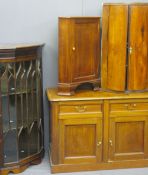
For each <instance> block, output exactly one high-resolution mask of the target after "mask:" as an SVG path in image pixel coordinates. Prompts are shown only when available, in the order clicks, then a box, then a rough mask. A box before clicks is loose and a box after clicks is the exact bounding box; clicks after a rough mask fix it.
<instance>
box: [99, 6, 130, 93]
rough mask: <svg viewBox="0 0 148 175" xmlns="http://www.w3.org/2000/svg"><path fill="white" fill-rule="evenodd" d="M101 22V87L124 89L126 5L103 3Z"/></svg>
mask: <svg viewBox="0 0 148 175" xmlns="http://www.w3.org/2000/svg"><path fill="white" fill-rule="evenodd" d="M102 23H103V24H102V74H101V75H102V88H103V89H110V90H117V91H124V90H125V82H126V50H127V49H126V47H127V28H128V6H127V5H104V6H103V17H102Z"/></svg>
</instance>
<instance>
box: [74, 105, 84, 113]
mask: <svg viewBox="0 0 148 175" xmlns="http://www.w3.org/2000/svg"><path fill="white" fill-rule="evenodd" d="M75 108H76V110H77V112H85V111H86V106H76V107H75Z"/></svg>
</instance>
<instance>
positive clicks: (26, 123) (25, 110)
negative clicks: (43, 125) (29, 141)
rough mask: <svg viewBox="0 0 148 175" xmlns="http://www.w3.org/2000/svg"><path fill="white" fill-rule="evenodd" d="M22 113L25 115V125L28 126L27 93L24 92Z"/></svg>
mask: <svg viewBox="0 0 148 175" xmlns="http://www.w3.org/2000/svg"><path fill="white" fill-rule="evenodd" d="M21 105H22V115H23V126H24V127H27V126H28V120H27V104H26V94H22V104H21Z"/></svg>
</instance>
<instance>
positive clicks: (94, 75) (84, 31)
mask: <svg viewBox="0 0 148 175" xmlns="http://www.w3.org/2000/svg"><path fill="white" fill-rule="evenodd" d="M72 30H73V46H72V80H73V82H80V81H87V80H91V79H98V76H99V73H98V70H99V62H100V61H99V60H100V19H99V18H85V19H84V18H77V19H74V21H73V29H72Z"/></svg>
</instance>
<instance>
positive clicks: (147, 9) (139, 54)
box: [128, 4, 148, 90]
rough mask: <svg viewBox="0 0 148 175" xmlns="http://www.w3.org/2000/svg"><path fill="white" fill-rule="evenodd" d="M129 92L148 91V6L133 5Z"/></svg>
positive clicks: (131, 10) (130, 33) (131, 14)
mask: <svg viewBox="0 0 148 175" xmlns="http://www.w3.org/2000/svg"><path fill="white" fill-rule="evenodd" d="M129 21H130V23H129V47H130V49H132V50H131V51H130V50H129V53H128V56H129V59H128V90H144V89H148V4H147V5H139V6H137V5H131V6H130V19H129Z"/></svg>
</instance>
